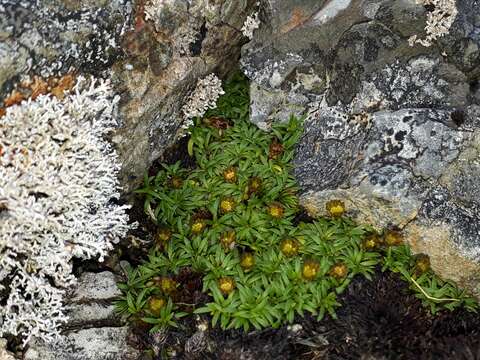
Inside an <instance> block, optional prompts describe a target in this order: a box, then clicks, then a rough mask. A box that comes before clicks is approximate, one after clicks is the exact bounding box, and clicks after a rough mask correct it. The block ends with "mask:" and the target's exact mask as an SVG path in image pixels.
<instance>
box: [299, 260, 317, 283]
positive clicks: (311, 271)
mask: <svg viewBox="0 0 480 360" xmlns="http://www.w3.org/2000/svg"><path fill="white" fill-rule="evenodd" d="M319 270H320V264H319V263H318V262H317V261H315V260H306V261H305V262H304V263H303V266H302V276H303V278H304V279H305V280H313V279H315V278H316V277H317V274H318V271H319Z"/></svg>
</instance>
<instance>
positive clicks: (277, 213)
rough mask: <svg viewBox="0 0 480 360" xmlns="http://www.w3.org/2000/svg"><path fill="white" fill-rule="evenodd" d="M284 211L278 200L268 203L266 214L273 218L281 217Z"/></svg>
mask: <svg viewBox="0 0 480 360" xmlns="http://www.w3.org/2000/svg"><path fill="white" fill-rule="evenodd" d="M284 213H285V209H284V207H283V205H282V204H280V203H279V202H273V203H271V204H270V205H268V214H269V215H270V216H271V217H273V218H275V219H281V218H283V215H284Z"/></svg>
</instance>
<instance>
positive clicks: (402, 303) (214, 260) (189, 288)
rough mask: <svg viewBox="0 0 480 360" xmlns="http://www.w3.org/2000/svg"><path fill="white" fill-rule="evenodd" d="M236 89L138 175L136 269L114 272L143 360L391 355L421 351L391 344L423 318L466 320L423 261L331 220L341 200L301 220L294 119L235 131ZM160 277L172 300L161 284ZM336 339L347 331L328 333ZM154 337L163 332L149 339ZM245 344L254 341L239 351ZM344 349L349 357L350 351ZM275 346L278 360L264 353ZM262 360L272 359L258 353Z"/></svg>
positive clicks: (242, 92) (459, 301)
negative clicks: (146, 356) (120, 279)
mask: <svg viewBox="0 0 480 360" xmlns="http://www.w3.org/2000/svg"><path fill="white" fill-rule="evenodd" d="M246 85H247V84H246V82H245V80H244V79H242V78H241V77H239V76H235V77H233V78H232V79H231V80H230V82H228V83H227V85H226V94H225V96H223V97H222V98H221V99H220V100H219V103H218V108H217V109H215V110H213V111H210V112H209V113H208V114H207V115H206V116H205V118H204V119H197V122H196V126H195V127H194V128H193V129H192V134H191V137H190V139H189V141H188V142H187V141H186V140H184V141H183V143H181V144H180V146H179V148H177V153H179V154H181V159H178V158H175V156H173V157H171V156H170V157H169V156H167V157H166V158H165V159H164V160H165V161H166V163H167V164H163V166H162V168H158V167H157V169H156V170H158V171H156V170H155V171H152V172H150V173H149V174H148V175H147V176H146V178H145V186H144V187H143V188H142V189H140V190H139V193H140V194H142V196H143V199H144V217H148V218H149V220H148V222H149V223H148V225H147V228H148V230H149V231H150V232H151V235H152V243H151V245H152V246H151V249H150V251H149V253H148V255H147V256H146V257H145V258H144V259H143V261H142V262H141V263H140V264H139V265H138V266H136V267H131V268H129V269H127V278H126V281H125V283H123V284H121V285H120V287H121V289H122V290H123V292H124V294H125V296H124V298H123V299H122V300H121V301H119V302H118V303H117V308H118V309H119V311H120V312H122V313H123V314H124V315H125V316H126V317H128V318H129V319H130V320H131V321H132V322H134V323H135V324H137V327H138V329H141V332H142V333H143V332H144V331H147V330H148V331H149V332H150V334H151V335H149V336H148V337H147V339H149V340H148V341H147V342H148V343H149V344H150V346H152V351H151V353H152V354H157V355H156V356H167V353H170V355H172V351H173V350H175V349H177V350H175V351H176V353H177V355H178V354H179V353H182V354H183V355H182V356H187V357H188V356H193V357H195V356H200V358H202V356H203V358H232V359H233V358H239V357H235V356H236V355H234V353H235V354H237V355H238V356H240V354H239V353H238V351H244V352H246V353H245V354H248V353H250V352H252V354H253V355H252V358H285V359H287V358H297V357H296V356H297V355H298V356H300V355H301V356H304V357H305V358H315V357H316V358H322V356H324V355H322V354H330V355H329V356H331V358H342V359H344V358H352V359H353V358H359V357H355V356H356V355H355V354H368V353H372V354H381V351H384V352H385V354H393V355H394V354H397V353H398V354H401V353H400V352H401V351H402V348H403V349H404V350H405V351H406V349H408V344H413V348H417V349H420V348H422V346H423V348H425V346H424V345H425V344H424V343H422V342H421V341H420V343H418V342H415V341H413V340H412V341H411V342H410V341H408V340H405V341H403V342H402V341H400V340H399V334H403V335H406V336H408V333H409V330H408V328H410V327H411V326H412V324H413V323H415V322H417V325H418V326H416V327H414V329H417V328H418V329H420V330H419V331H418V333H414V334H413V337H412V339H415V338H418V336H420V333H421V330H422V329H425V324H431V323H432V321H433V322H434V321H435V320H434V319H435V318H434V317H432V315H431V314H434V313H437V312H438V311H440V312H441V314H440V315H438V316H440V317H442V316H445V315H444V312H443V311H442V310H450V311H451V310H454V309H458V308H462V309H466V310H469V311H473V310H475V308H476V304H475V302H474V301H473V300H472V299H470V298H468V296H466V294H464V293H463V292H462V291H460V290H458V289H456V288H455V287H454V286H453V285H452V284H450V283H448V282H444V281H442V280H440V279H438V278H437V277H436V276H435V275H434V274H433V273H432V272H431V271H430V270H429V268H428V262H426V261H425V258H423V257H413V256H412V255H411V254H410V252H409V249H408V247H407V246H406V245H403V244H401V234H399V233H395V232H393V233H392V231H391V230H386V231H385V233H383V234H376V233H375V232H373V231H372V229H370V228H369V227H368V226H364V225H359V224H355V223H353V222H352V221H350V220H349V219H346V218H343V217H341V213H342V211H341V210H342V209H341V204H331V205H332V208H331V214H332V217H331V218H329V219H316V220H314V221H313V220H312V219H309V218H308V217H305V216H304V215H303V213H302V209H301V208H300V207H299V206H298V201H297V191H298V189H297V187H296V182H295V179H294V178H293V176H292V175H291V170H292V165H291V160H292V158H293V156H294V147H295V143H296V142H297V141H298V139H299V137H300V136H301V132H302V128H301V122H300V121H298V120H297V119H292V120H291V121H290V122H289V123H287V124H283V125H278V126H276V127H274V128H273V130H272V132H271V133H264V132H262V131H260V130H258V129H257V128H255V127H254V126H253V125H251V124H250V123H249V121H248V103H249V98H248V87H247V86H246ZM178 150H180V151H178ZM173 153H174V152H171V153H170V154H173ZM176 156H178V155H176ZM175 160H183V161H181V162H176V161H175ZM339 206H340V208H339ZM305 220H307V221H305ZM392 234H393V235H394V236H392ZM397 235H398V236H399V238H398V239H397ZM397 240H398V241H397ZM139 255H140V256H141V253H140V254H139ZM246 258H248V259H249V261H248V262H246V260H245V259H246ZM384 271H386V272H387V273H384ZM388 272H393V273H394V274H389V273H388ZM401 278H403V279H404V280H406V282H404V283H402V282H401V281H400V279H401ZM166 279H168V281H173V284H174V287H175V289H174V290H172V289H169V290H168V289H166V288H165V286H163V285H162V284H164V283H165V281H166ZM352 284H353V285H352ZM355 284H357V285H355ZM362 293H363V295H362ZM380 294H381V296H380ZM402 299H404V300H402ZM439 299H440V300H439ZM349 302H350V305H349ZM159 304H160V305H159ZM422 304H423V305H424V306H427V307H428V308H429V310H430V312H427V311H426V310H425V308H424V307H422V306H421V305H422ZM157 305H158V306H157ZM390 305H391V306H390ZM342 306H343V307H342ZM345 306H346V307H345ZM356 308H358V310H359V311H357V310H356ZM466 310H456V312H462V311H466ZM195 314H196V315H195ZM462 314H466V312H465V313H463V312H462ZM462 316H467V315H462ZM468 316H470V315H468ZM468 316H467V317H468ZM207 318H208V319H209V321H210V322H211V324H212V330H211V331H207V332H205V331H202V332H200V335H198V336H200V337H203V339H202V341H200V340H199V341H197V342H198V343H199V344H200V345H198V344H197V347H198V349H193V350H195V351H193V350H192V344H190V345H188V344H187V343H188V342H189V341H190V340H188V339H191V338H192V337H193V336H191V337H189V336H190V335H191V334H198V331H197V329H196V326H198V325H199V324H201V323H202V322H203V321H204V320H205V319H207ZM402 319H406V320H405V322H403V321H404V320H402ZM475 319H477V318H475ZM396 320H398V321H396ZM342 321H346V322H347V324H350V325H347V324H345V323H342ZM395 321H396V322H395ZM472 321H473V320H472ZM299 322H300V323H301V324H302V330H300V331H299V332H296V333H295V332H293V331H292V330H288V328H287V326H288V325H287V324H293V323H299ZM382 322H383V323H382ZM407 323H408V324H407ZM422 324H423V325H422ZM349 326H350V328H348V327H349ZM175 327H178V329H175ZM219 327H220V328H222V329H241V330H229V331H221V330H220V329H219ZM167 328H168V329H170V330H166V329H167ZM275 328H277V329H278V330H274V329H275ZM467 328H468V326H463V327H462V326H460V327H459V329H460V330H458V332H459V333H460V334H462V332H463V333H464V332H465V331H466V329H467ZM252 329H255V331H253V332H252ZM322 329H326V330H325V331H326V332H325V331H324V330H322ZM339 329H343V330H344V331H345V333H346V334H347V335H345V336H341V337H339V335H340V334H339V333H338V331H339ZM378 329H381V331H377V330H378ZM389 329H390V330H389ZM462 329H463V330H462ZM166 331H167V332H166ZM244 331H245V333H244ZM248 331H250V332H248ZM369 331H371V332H372V333H371V334H370V335H371V336H370V335H369ZM382 331H384V332H385V334H386V335H385V337H384V338H383V337H382V336H380V334H381V333H382ZM155 333H157V335H155ZM159 333H161V334H168V335H165V336H163V337H161V338H162V339H163V340H162V341H159V335H158V334H159ZM350 333H351V335H348V334H350ZM447 333H448V331H447ZM175 334H176V335H175ZM189 334H190V335H189ZM241 334H244V335H241ZM265 334H270V335H267V336H265ZM329 334H337V335H336V336H334V337H331V336H330V335H329ZM232 335H234V336H236V337H237V338H236V339H233V338H230V336H232ZM172 336H173V338H172ZM212 337H213V338H214V339H215V340H214V341H212V340H211V339H210V338H212ZM397 337H398V339H397ZM169 339H170V340H169ZM172 339H174V340H172ZM182 339H183V340H182ZM209 339H210V340H209ZM248 339H257V340H258V341H259V342H258V343H257V342H255V341H254V342H253V343H250V345H247V344H249V340H248ZM275 339H276V340H275ZM374 339H376V340H374ZM432 339H435V335H434V334H430V340H429V341H430V343H432V341H433V340H432ZM172 341H173V342H172ZM182 341H183V342H184V343H183V345H184V346H183V347H182V346H180V344H182ZM272 341H273V343H272ZM392 341H393V343H392ZM440 341H442V340H440ZM343 342H345V344H347V345H349V346H348V347H350V346H352V347H353V349H354V350H351V355H349V354H348V349H347V348H346V347H345V344H344V343H343ZM155 343H156V344H157V345H155ZM159 343H161V346H160V345H158V344H159ZM235 343H236V344H237V345H238V346H240V348H235V346H234V349H233V350H232V351H233V353H232V354H231V356H233V357H228V356H229V355H228V353H226V351H227V350H226V349H228V344H235ZM349 343H350V344H349ZM222 344H223V345H222ZM275 344H276V345H275ZM187 345H188V346H187ZM473 345H474V344H473ZM473 345H472V346H473ZM155 346H157V347H158V346H160V347H161V349H156V350H155ZM259 346H263V348H262V349H263V350H262V349H260V348H259ZM469 346H470V345H469ZM246 347H250V348H249V349H247V348H246ZM282 347H284V348H285V349H288V351H287V350H285V349H284V351H280V352H277V351H278V349H281V348H282ZM186 348H187V349H186ZM169 349H170V350H169ZM178 349H183V350H178ZM267 349H271V350H267ZM382 349H383V350H382ZM189 350H190V351H189ZM269 351H270V352H271V355H273V354H274V353H275V354H278V355H277V356H273V357H269V356H268V352H269ZM378 351H380V353H378ZM399 351H400V352H399ZM405 351H404V353H405V354H406V352H405ZM227 352H228V351H227ZM255 352H257V355H255ZM265 352H266V353H265ZM161 354H163V355H161ZM200 354H201V355H200ZM220 354H224V355H225V356H223V355H222V356H220ZM261 354H263V355H261ZM287 354H289V355H287ZM294 354H295V355H294ZM341 354H343V355H341ZM393 355H392V356H393ZM259 356H260V357H259ZM285 356H287V357H285ZM309 356H310V357H309ZM335 356H338V357H335ZM342 356H343V357H342Z"/></svg>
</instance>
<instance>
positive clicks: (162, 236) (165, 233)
mask: <svg viewBox="0 0 480 360" xmlns="http://www.w3.org/2000/svg"><path fill="white" fill-rule="evenodd" d="M171 238H172V232H171V231H170V229H168V228H166V227H161V228H159V229H158V230H157V233H156V234H155V243H156V244H157V245H164V244H165V243H166V242H168V241H169V240H170V239H171Z"/></svg>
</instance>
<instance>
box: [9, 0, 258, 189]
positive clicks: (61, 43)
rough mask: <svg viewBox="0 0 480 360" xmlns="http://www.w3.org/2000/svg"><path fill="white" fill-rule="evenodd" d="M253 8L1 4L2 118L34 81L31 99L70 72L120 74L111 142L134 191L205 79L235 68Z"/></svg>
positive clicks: (228, 0)
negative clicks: (186, 102)
mask: <svg viewBox="0 0 480 360" xmlns="http://www.w3.org/2000/svg"><path fill="white" fill-rule="evenodd" d="M254 6H255V1H254V0H242V1H238V0H221V1H215V2H212V1H205V0H193V1H186V0H172V1H163V0H162V1H160V0H139V1H131V0H115V1H105V0H82V1H72V0H54V1H48V0H39V1H23V2H19V1H16V0H0V116H1V115H2V114H3V113H4V112H5V108H6V107H8V106H9V104H10V103H20V102H21V101H22V100H26V99H28V98H29V96H30V95H29V94H27V95H25V93H23V92H22V91H20V92H18V90H22V86H24V84H25V83H28V82H29V81H31V80H32V79H37V80H38V83H39V84H42V85H44V88H41V89H38V88H37V89H36V90H37V91H35V90H34V91H33V92H31V93H32V97H33V96H34V95H33V94H36V93H38V92H41V93H42V94H43V93H47V92H48V91H49V90H51V87H52V85H51V83H52V81H51V80H52V79H55V78H57V79H58V78H62V77H63V76H65V75H66V74H75V75H79V74H84V75H85V74H93V75H95V76H96V77H104V78H107V77H108V78H112V80H113V81H114V84H115V88H116V92H117V93H118V94H119V95H120V96H121V97H122V99H121V102H120V104H119V116H120V118H121V120H122V124H121V125H122V126H121V127H120V128H119V129H118V131H117V132H116V134H115V135H114V136H113V140H114V142H115V144H116V145H117V148H118V152H119V155H120V157H121V158H122V160H123V170H122V173H121V180H122V184H123V185H124V188H125V189H126V190H127V191H129V190H132V189H133V188H135V187H137V186H138V185H139V183H140V182H141V180H142V179H143V174H144V172H145V170H146V169H147V168H148V166H149V165H150V164H151V162H152V161H153V160H155V159H156V158H158V157H159V156H160V155H161V154H162V152H163V151H164V150H165V149H166V148H167V147H168V146H170V145H172V144H173V143H174V142H175V141H176V140H177V139H178V136H179V135H181V128H182V122H183V120H184V119H183V117H182V116H181V115H182V114H181V107H182V105H183V103H184V100H185V99H186V97H187V96H188V95H189V93H190V92H191V91H192V90H193V88H194V86H195V84H196V83H197V80H198V79H199V78H203V77H205V76H206V75H208V74H210V73H212V72H214V73H217V74H218V75H219V76H224V75H225V74H226V73H227V72H228V71H230V70H231V69H232V68H233V67H235V66H236V64H237V60H238V58H239V56H240V46H241V45H242V44H243V43H245V42H246V41H248V39H247V38H246V37H245V36H244V35H243V34H242V32H241V28H242V25H243V22H244V21H245V19H246V18H247V16H248V15H250V14H251V13H252V11H253V8H254ZM19 94H21V95H19ZM13 95H15V96H13Z"/></svg>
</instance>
